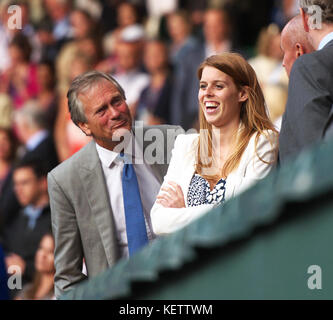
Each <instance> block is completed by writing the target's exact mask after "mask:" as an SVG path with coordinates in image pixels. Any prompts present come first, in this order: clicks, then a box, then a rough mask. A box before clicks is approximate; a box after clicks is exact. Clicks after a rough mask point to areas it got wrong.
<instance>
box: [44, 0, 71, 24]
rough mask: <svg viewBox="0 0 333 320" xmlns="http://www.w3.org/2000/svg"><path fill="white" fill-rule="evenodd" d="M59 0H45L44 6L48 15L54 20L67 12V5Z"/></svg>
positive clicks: (62, 16)
mask: <svg viewBox="0 0 333 320" xmlns="http://www.w3.org/2000/svg"><path fill="white" fill-rule="evenodd" d="M62 2H64V1H59V0H45V7H46V10H47V13H48V14H49V15H50V17H51V18H52V19H53V20H55V21H58V20H61V19H63V18H64V17H65V16H66V14H67V6H66V4H64V3H65V2H64V3H62Z"/></svg>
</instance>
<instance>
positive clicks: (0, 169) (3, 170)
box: [0, 127, 17, 196]
mask: <svg viewBox="0 0 333 320" xmlns="http://www.w3.org/2000/svg"><path fill="white" fill-rule="evenodd" d="M16 149H17V141H16V138H15V136H14V134H13V132H12V131H11V130H9V129H3V128H1V127H0V196H1V191H2V187H3V186H4V185H5V183H6V180H7V178H8V176H9V173H10V170H11V168H12V165H13V163H14V161H15V158H16Z"/></svg>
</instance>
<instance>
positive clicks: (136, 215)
mask: <svg viewBox="0 0 333 320" xmlns="http://www.w3.org/2000/svg"><path fill="white" fill-rule="evenodd" d="M121 156H123V154H121ZM121 181H122V186H123V200H124V208H125V220H126V233H127V242H128V251H129V255H130V256H131V255H133V254H134V253H135V252H136V251H138V250H140V249H141V248H142V247H143V246H144V245H146V244H147V243H148V237H147V230H146V224H145V219H144V215H143V209H142V203H141V197H140V191H139V185H138V180H137V178H136V174H135V171H134V168H133V165H132V164H131V163H128V162H127V161H125V163H124V168H123V174H122V179H121Z"/></svg>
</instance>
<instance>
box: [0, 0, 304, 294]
mask: <svg viewBox="0 0 333 320" xmlns="http://www.w3.org/2000/svg"><path fill="white" fill-rule="evenodd" d="M11 5H17V6H19V7H20V9H21V10H20V12H21V13H22V29H12V28H10V26H9V23H8V21H9V19H11V17H12V15H13V13H12V12H11V11H10V10H8V8H10V6H11ZM297 14H298V5H297V1H296V0H277V1H274V0H210V1H209V0H195V1H193V0H178V1H177V0H163V1H161V0H132V1H121V0H73V1H70V0H29V1H20V0H16V1H7V0H1V3H0V239H1V244H2V247H3V249H4V251H5V254H6V264H7V267H10V265H19V266H21V269H22V272H23V274H24V283H26V284H29V286H28V288H26V290H24V294H25V295H27V296H26V297H28V298H50V297H51V296H52V295H50V292H51V291H50V286H52V281H51V280H50V279H51V278H52V277H53V273H54V268H53V267H52V265H53V264H51V263H50V261H51V260H52V257H50V256H48V255H50V254H51V253H52V252H53V251H52V250H53V249H52V247H53V246H54V244H53V243H52V241H50V239H49V242H47V239H46V240H45V239H44V238H43V236H44V235H45V234H46V235H47V234H48V232H49V231H50V229H51V222H50V209H49V203H48V194H47V182H46V176H47V172H49V171H50V170H51V169H52V168H53V167H55V166H56V165H57V164H58V163H60V162H62V161H64V160H65V159H67V158H69V157H70V156H72V155H73V154H74V153H75V152H77V151H78V150H79V149H80V148H82V147H83V146H84V145H85V144H86V143H87V142H89V141H90V139H91V138H90V137H87V136H85V135H84V134H83V133H82V132H81V131H80V129H79V128H78V127H76V126H75V125H74V124H73V123H72V121H71V119H70V114H69V111H68V105H67V97H66V95H67V90H68V88H69V85H70V83H71V81H72V80H73V79H74V78H75V77H76V76H78V75H80V74H82V73H84V72H86V71H88V70H92V69H95V70H99V71H104V72H108V73H110V74H111V75H113V76H114V77H115V78H116V79H117V80H118V82H119V83H120V84H121V86H122V87H123V88H124V90H125V93H126V98H127V103H128V105H129V107H130V111H131V113H132V116H133V119H135V120H142V121H143V122H144V124H147V125H156V124H163V123H168V124H174V125H181V126H182V127H183V128H184V129H185V130H187V129H189V128H197V119H196V116H197V114H198V112H197V111H198V102H197V90H198V85H199V82H198V78H197V68H198V66H199V64H200V63H201V62H202V61H203V60H204V59H205V58H206V57H208V56H210V55H212V54H216V53H220V52H225V51H234V52H239V53H241V54H242V55H243V56H244V57H246V58H247V59H248V60H249V62H250V64H251V65H252V66H253V68H254V69H255V71H256V72H257V75H258V78H259V80H260V83H261V85H262V88H263V91H264V94H265V98H266V103H267V107H268V109H269V113H270V116H271V118H272V120H273V122H276V123H278V122H279V119H280V118H281V115H282V114H283V112H284V108H285V104H286V100H287V88H288V77H287V75H286V72H285V70H284V68H283V66H282V59H283V52H282V51H281V48H280V37H281V30H282V28H283V27H284V26H285V24H286V23H287V22H288V21H289V20H290V19H291V18H292V17H293V16H295V15H297ZM17 163H19V165H16V164H17ZM41 240H42V242H41ZM43 241H44V242H43ZM44 247H46V249H45V248H44ZM43 248H44V249H43ZM41 250H44V251H45V252H46V253H44V256H43V257H41V255H42V253H40V251H41ZM36 252H37V253H38V252H39V258H37V255H36V260H35V254H36ZM38 259H39V260H42V259H44V266H42V267H41V264H42V262H40V261H39V260H38ZM50 259H51V260H50ZM41 270H42V271H41ZM36 273H37V275H36ZM41 274H42V275H41ZM50 275H52V277H51V276H50ZM19 297H20V298H24V295H23V294H22V292H21V293H20V296H19Z"/></svg>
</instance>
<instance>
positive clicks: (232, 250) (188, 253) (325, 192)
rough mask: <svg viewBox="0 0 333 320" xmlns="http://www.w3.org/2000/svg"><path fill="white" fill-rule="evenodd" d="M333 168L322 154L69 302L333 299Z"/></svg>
mask: <svg viewBox="0 0 333 320" xmlns="http://www.w3.org/2000/svg"><path fill="white" fill-rule="evenodd" d="M332 164H333V141H331V142H330V143H325V144H321V145H318V146H315V147H313V148H312V149H311V150H309V151H306V152H304V153H302V154H301V155H300V156H299V157H297V158H296V159H295V160H293V161H290V162H289V163H288V164H287V165H285V166H283V167H281V168H279V169H274V170H272V172H271V173H270V174H269V175H268V176H267V177H266V178H265V179H263V180H261V181H260V182H259V183H257V184H256V185H255V186H253V187H252V188H250V189H249V190H247V191H245V192H244V193H242V194H241V195H239V196H238V197H236V198H234V199H232V200H230V201H227V202H226V203H225V204H224V206H223V207H218V208H216V209H214V210H212V211H210V212H209V213H208V214H206V215H205V216H203V217H201V218H200V219H197V220H196V221H194V222H193V223H191V224H190V225H188V226H187V227H185V228H183V229H182V230H180V231H178V232H175V233H173V234H171V235H169V236H166V237H162V238H159V239H157V240H155V241H153V242H152V243H151V244H150V245H149V246H147V247H145V248H144V249H143V250H141V251H140V252H138V253H137V254H136V255H135V256H133V257H132V258H131V259H123V260H120V261H119V262H118V263H117V264H116V265H115V266H114V267H113V268H111V269H109V270H107V271H105V272H104V273H102V274H100V275H98V276H97V277H95V278H92V279H89V280H87V281H85V282H83V283H81V284H79V285H78V286H77V287H76V288H74V289H73V290H71V291H69V292H68V293H66V294H65V295H64V296H63V297H62V298H63V299H166V300H167V299H332V298H333V256H332V253H331V245H332V243H333V232H332V227H333V166H332ZM316 266H317V267H316ZM318 267H320V268H318ZM311 268H313V269H311ZM320 271H321V274H320ZM313 287H315V288H313Z"/></svg>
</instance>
